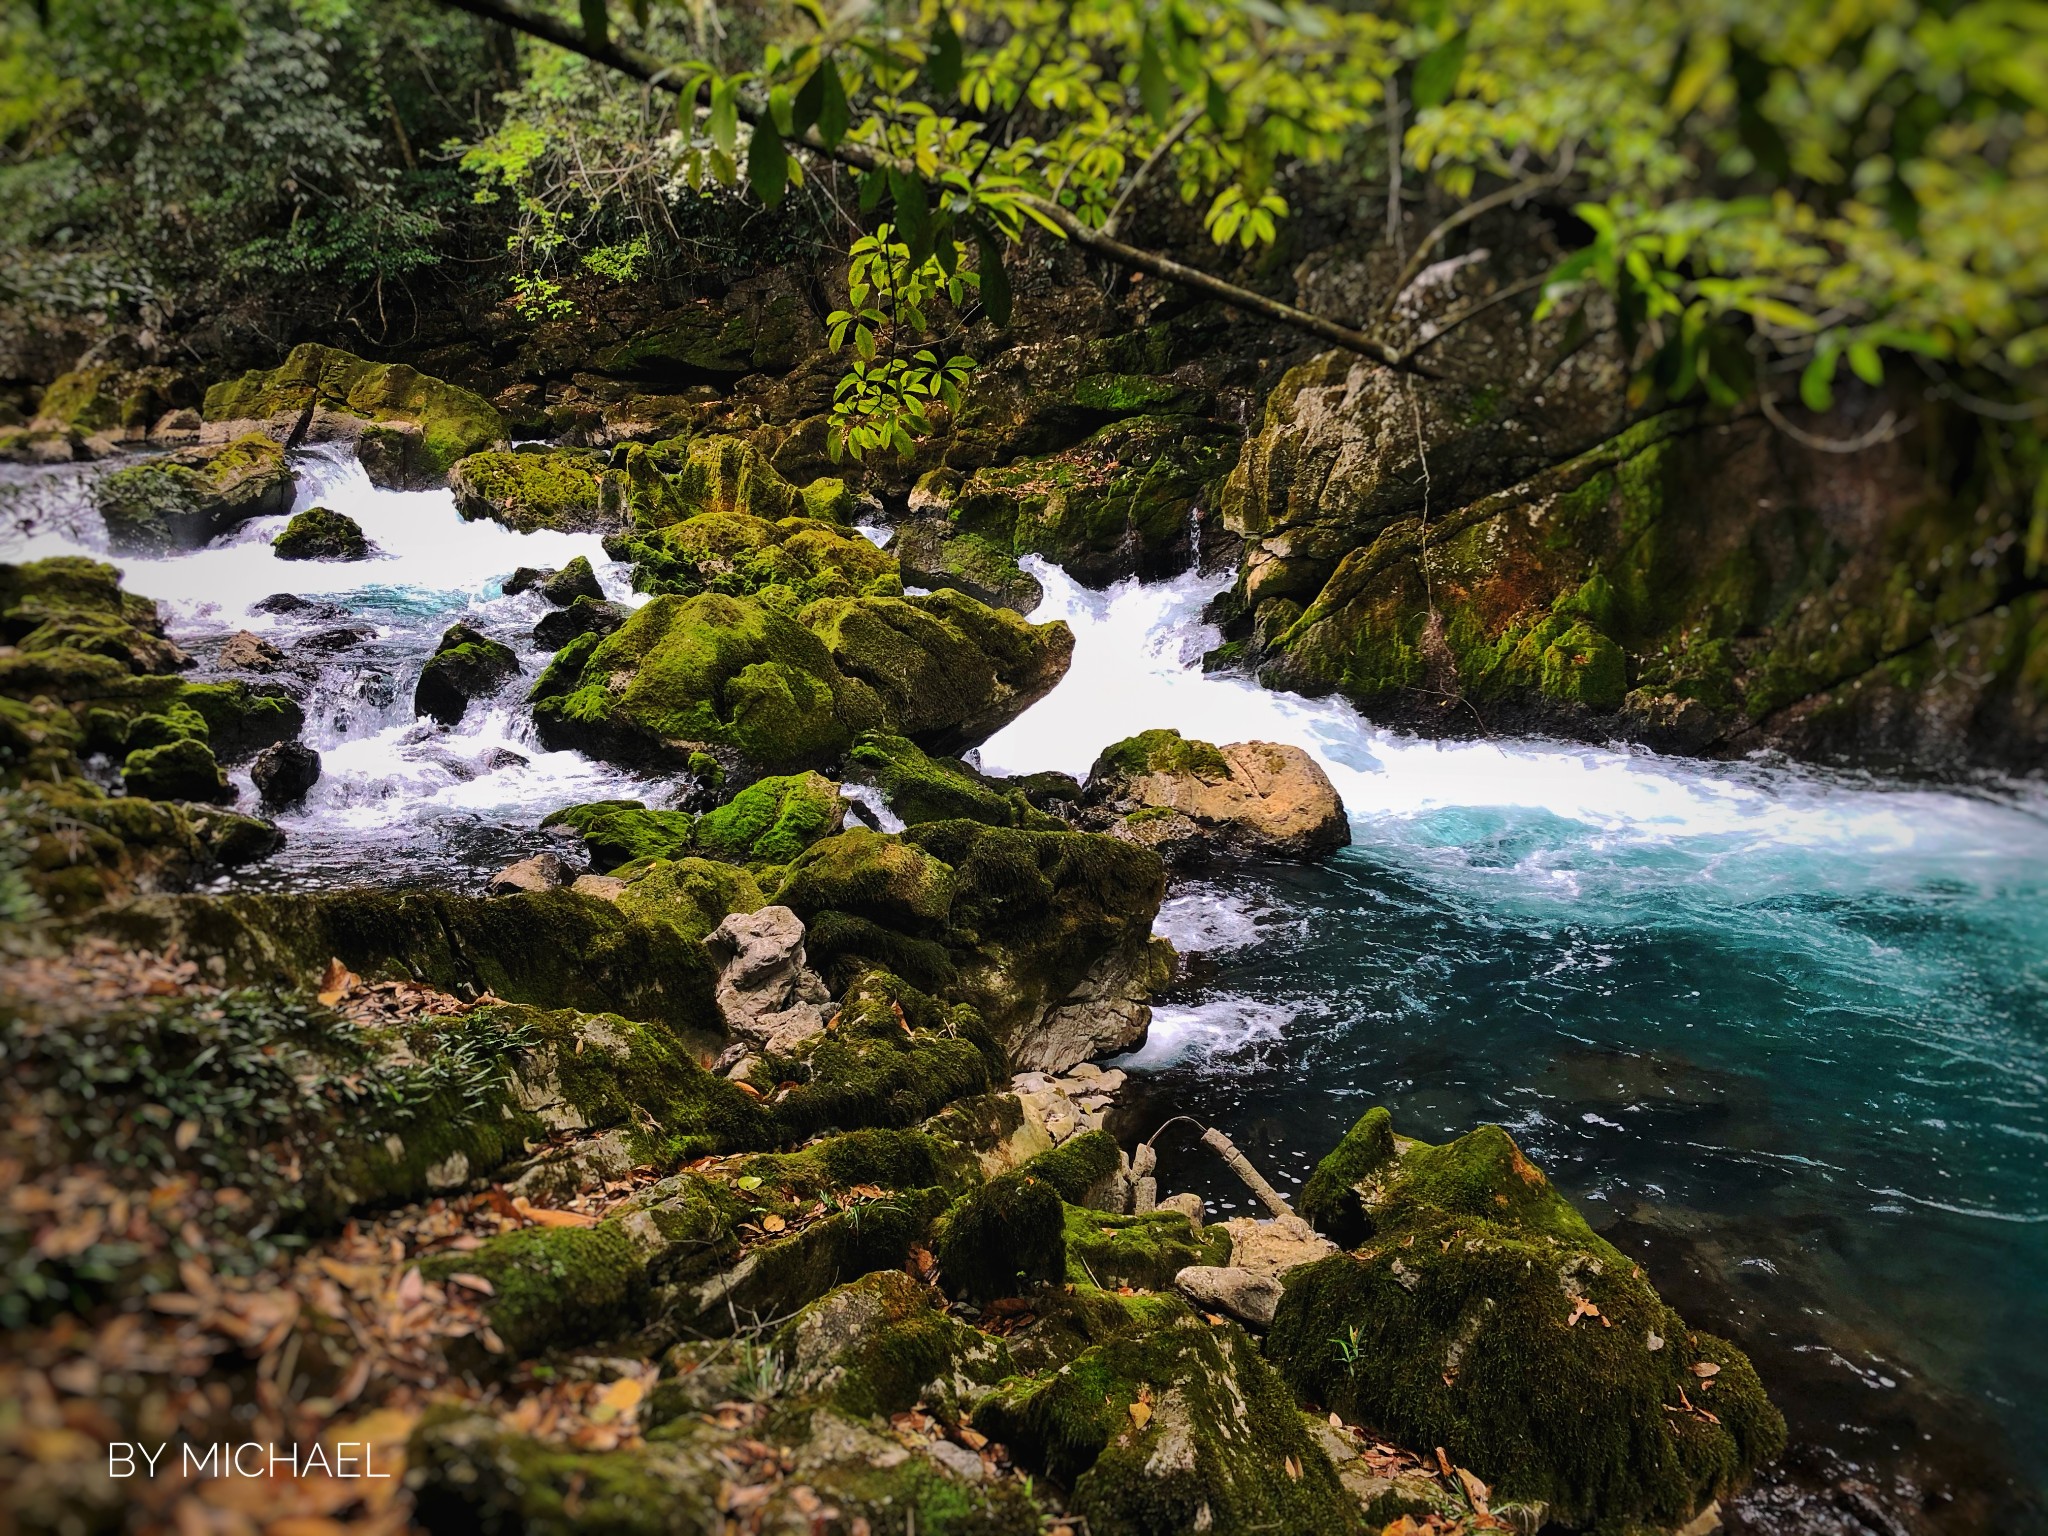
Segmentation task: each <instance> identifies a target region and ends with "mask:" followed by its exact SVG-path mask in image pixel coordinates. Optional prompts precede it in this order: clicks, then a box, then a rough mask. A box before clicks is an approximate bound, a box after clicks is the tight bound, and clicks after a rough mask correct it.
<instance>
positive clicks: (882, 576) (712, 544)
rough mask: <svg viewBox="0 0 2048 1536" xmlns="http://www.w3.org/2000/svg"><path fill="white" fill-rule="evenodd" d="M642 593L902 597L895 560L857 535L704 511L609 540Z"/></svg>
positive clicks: (782, 600) (826, 526)
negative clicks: (627, 562) (631, 568)
mask: <svg viewBox="0 0 2048 1536" xmlns="http://www.w3.org/2000/svg"><path fill="white" fill-rule="evenodd" d="M605 548H606V550H607V552H609V553H610V554H612V555H613V556H614V558H617V559H623V560H630V561H632V562H633V565H634V571H633V584H634V587H635V588H636V589H637V590H639V591H643V592H680V593H683V594H685V595H687V594H689V593H692V592H701V591H703V590H705V589H706V588H710V589H712V590H714V591H719V592H726V593H730V594H731V595H733V596H735V597H741V596H754V595H757V594H766V595H768V596H770V597H771V598H772V599H773V600H775V601H776V602H777V603H778V604H779V606H782V607H785V608H792V607H795V606H797V605H799V604H802V603H807V602H810V601H811V600H813V599H815V598H820V597H860V596H873V597H901V596H902V595H903V582H902V577H901V575H900V573H899V571H898V568H897V564H896V561H895V559H894V557H892V556H891V555H888V554H885V553H884V552H883V551H882V550H880V549H877V548H876V547H875V546H874V545H873V544H871V543H869V542H868V540H867V539H866V538H864V537H863V536H862V535H860V534H859V533H856V532H855V531H854V530H852V529H850V528H845V527H841V526H839V525H838V524H836V523H832V522H827V521H823V520H821V519H818V518H814V517H807V516H798V515H792V516H787V517H780V518H776V519H774V520H771V519H770V518H769V517H766V516H753V515H751V514H748V513H745V512H741V511H736V510H735V511H717V512H704V513H700V514H698V515H696V516H692V517H687V518H684V519H682V520H681V521H678V522H670V523H665V524H662V525H661V526H658V527H655V528H652V529H646V530H640V531H636V532H634V533H632V534H630V535H627V536H622V537H618V538H612V539H607V540H606V541H605Z"/></svg>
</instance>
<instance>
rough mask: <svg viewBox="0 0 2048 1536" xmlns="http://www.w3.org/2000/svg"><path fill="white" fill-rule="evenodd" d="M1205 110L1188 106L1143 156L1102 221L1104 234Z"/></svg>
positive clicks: (1112, 226) (1115, 222)
mask: <svg viewBox="0 0 2048 1536" xmlns="http://www.w3.org/2000/svg"><path fill="white" fill-rule="evenodd" d="M1207 110H1208V109H1207V108H1206V107H1189V108H1188V109H1187V111H1186V112H1184V113H1182V114H1181V119H1180V121H1179V122H1177V123H1175V124H1174V125H1173V131H1172V132H1170V133H1169V134H1167V136H1166V137H1165V138H1163V139H1161V140H1160V141H1159V145H1158V147H1157V148H1155V149H1154V150H1153V151H1152V153H1151V154H1149V155H1147V156H1146V157H1145V163H1144V164H1143V165H1141V166H1139V167H1138V169H1137V172H1136V174H1134V175H1133V176H1132V177H1131V179H1130V181H1129V182H1128V183H1126V184H1125V186H1124V190H1123V192H1122V194H1121V195H1120V196H1119V197H1118V198H1117V200H1116V206H1115V207H1114V208H1112V209H1110V210H1109V217H1108V218H1106V219H1104V220H1103V221H1102V232H1103V233H1104V234H1105V235H1113V234H1115V233H1116V225H1117V219H1118V218H1119V217H1120V216H1121V215H1122V213H1123V211H1124V204H1125V203H1128V202H1129V201H1130V200H1131V194H1132V193H1133V192H1135V191H1137V190H1138V188H1140V187H1142V186H1143V185H1144V184H1145V181H1146V178H1148V177H1149V176H1150V175H1151V174H1152V172H1153V171H1154V170H1155V169H1157V167H1158V165H1159V162H1160V161H1161V160H1164V159H1165V158H1166V157H1167V155H1168V154H1169V153H1171V152H1172V150H1173V146H1174V145H1176V144H1178V143H1179V142H1180V141H1181V140H1182V139H1184V138H1186V137H1187V134H1188V130H1189V129H1190V128H1192V127H1194V126H1195V124H1197V123H1199V122H1200V121H1201V120H1202V114H1203V113H1204V112H1205V111H1207Z"/></svg>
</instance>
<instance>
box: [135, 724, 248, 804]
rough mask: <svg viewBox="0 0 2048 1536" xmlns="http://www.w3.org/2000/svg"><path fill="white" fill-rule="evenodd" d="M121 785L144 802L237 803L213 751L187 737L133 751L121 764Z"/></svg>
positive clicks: (233, 791)
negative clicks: (191, 801) (192, 801)
mask: <svg viewBox="0 0 2048 1536" xmlns="http://www.w3.org/2000/svg"><path fill="white" fill-rule="evenodd" d="M121 786H122V788H124V789H125V790H127V792H128V793H129V794H131V795H134V796H136V797H137V798H139V799H143V800H194V801H200V802H202V803H206V802H211V803H217V804H233V803H234V799H235V789H234V786H233V785H231V784H229V783H228V776H227V774H225V773H224V772H222V771H221V766H220V764H219V763H218V762H217V761H216V760H215V759H214V755H213V749H212V748H211V747H209V746H208V745H207V744H206V743H205V742H203V741H196V740H194V739H192V738H191V737H184V736H181V737H176V738H174V739H172V740H169V741H165V742H162V743H161V744H159V745H157V746H153V747H141V748H138V749H137V750H135V751H133V752H130V753H129V754H128V756H127V759H126V760H125V761H124V762H123V763H122V764H121Z"/></svg>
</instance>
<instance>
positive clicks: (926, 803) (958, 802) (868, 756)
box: [845, 731, 1078, 831]
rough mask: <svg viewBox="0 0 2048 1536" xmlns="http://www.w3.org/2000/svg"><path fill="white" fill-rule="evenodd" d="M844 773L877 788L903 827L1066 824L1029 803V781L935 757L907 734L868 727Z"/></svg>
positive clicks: (849, 779)
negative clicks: (994, 775) (960, 820)
mask: <svg viewBox="0 0 2048 1536" xmlns="http://www.w3.org/2000/svg"><path fill="white" fill-rule="evenodd" d="M845 777H846V782H847V783H849V784H859V785H865V786H868V787H870V788H872V789H875V790H877V791H879V792H880V794H881V796H882V800H883V803H884V804H885V805H886V806H887V807H888V809H889V812H890V814H891V815H893V816H895V817H896V818H897V819H898V820H899V821H901V822H903V823H904V824H905V825H906V826H915V825H916V824H917V823H919V822H923V821H952V820H955V819H958V818H961V817H965V818H966V819H967V820H969V821H981V822H986V823H987V824H988V825H990V826H992V827H1031V828H1035V829H1037V830H1039V831H1058V830H1059V829H1060V828H1062V827H1063V826H1064V825H1065V823H1064V822H1062V821H1061V820H1060V819H1059V818H1058V817H1057V816H1053V815H1049V814H1047V813H1046V812H1045V811H1042V810H1040V809H1039V808H1038V806H1037V805H1035V804H1034V803H1033V801H1032V798H1031V792H1030V791H1031V786H1028V785H1025V784H1020V783H1015V782H1012V781H1010V780H1008V779H997V778H991V777H990V776H988V775H987V774H984V773H981V772H979V771H978V770H976V769H974V768H972V767H970V766H968V765H967V764H966V763H964V762H962V761H961V760H960V759H959V758H957V757H935V756H933V755H932V754H930V753H928V752H926V751H924V750H923V749H922V748H921V747H919V746H918V744H917V743H916V742H914V741H911V740H909V739H908V738H906V737H903V736H892V735H890V734H888V733H886V732H882V731H869V732H867V733H866V734H864V735H863V736H861V738H860V739H859V740H858V741H856V742H854V744H853V750H852V751H850V752H848V753H847V754H846V769H845ZM1069 782H1071V781H1069ZM1076 793H1077V794H1078V791H1076Z"/></svg>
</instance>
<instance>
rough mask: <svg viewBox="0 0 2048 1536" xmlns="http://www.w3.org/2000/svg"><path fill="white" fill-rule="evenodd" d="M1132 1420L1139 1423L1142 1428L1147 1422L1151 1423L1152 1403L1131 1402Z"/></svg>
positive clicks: (1136, 1423)
mask: <svg viewBox="0 0 2048 1536" xmlns="http://www.w3.org/2000/svg"><path fill="white" fill-rule="evenodd" d="M1131 1422H1132V1423H1133V1424H1135V1425H1137V1426H1138V1428H1140V1429H1143V1428H1144V1427H1145V1426H1146V1425H1147V1424H1149V1423H1151V1422H1152V1405H1151V1404H1150V1403H1133V1404H1131Z"/></svg>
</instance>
